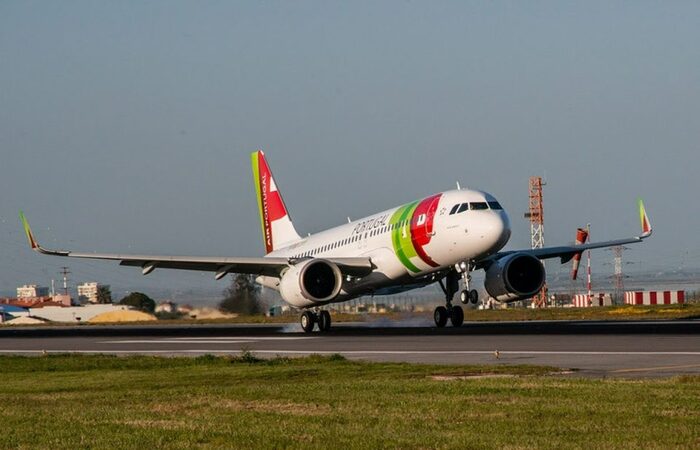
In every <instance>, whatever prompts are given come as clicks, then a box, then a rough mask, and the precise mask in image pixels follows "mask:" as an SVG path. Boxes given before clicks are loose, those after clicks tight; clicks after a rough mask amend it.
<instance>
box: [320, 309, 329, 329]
mask: <svg viewBox="0 0 700 450" xmlns="http://www.w3.org/2000/svg"><path fill="white" fill-rule="evenodd" d="M318 329H319V330H321V331H328V330H330V329H331V313H329V312H328V311H321V312H320V313H318Z"/></svg>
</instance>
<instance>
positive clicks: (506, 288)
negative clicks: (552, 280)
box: [484, 253, 546, 302]
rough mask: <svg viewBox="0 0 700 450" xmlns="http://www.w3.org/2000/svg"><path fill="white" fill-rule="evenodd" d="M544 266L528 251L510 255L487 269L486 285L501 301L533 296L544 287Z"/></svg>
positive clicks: (490, 293) (493, 295)
mask: <svg viewBox="0 0 700 450" xmlns="http://www.w3.org/2000/svg"><path fill="white" fill-rule="evenodd" d="M545 277H546V274H545V270H544V266H543V265H542V263H541V262H540V260H539V259H537V258H535V257H534V256H532V255H528V254H527V253H515V254H513V255H508V256H506V257H504V258H501V259H500V260H498V261H496V262H494V263H493V264H491V266H490V267H489V268H488V269H487V270H486V278H485V280H484V287H485V288H486V292H488V293H489V295H490V296H491V297H493V298H495V299H496V300H498V301H499V302H513V301H516V300H523V299H526V298H529V297H532V296H533V295H535V294H536V293H538V292H539V291H540V289H542V286H543V285H544V281H545Z"/></svg>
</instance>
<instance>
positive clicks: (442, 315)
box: [433, 306, 447, 328]
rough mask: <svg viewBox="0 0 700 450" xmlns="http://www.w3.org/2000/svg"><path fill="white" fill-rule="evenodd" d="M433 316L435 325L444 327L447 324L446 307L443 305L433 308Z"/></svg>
mask: <svg viewBox="0 0 700 450" xmlns="http://www.w3.org/2000/svg"><path fill="white" fill-rule="evenodd" d="M433 318H434V319H435V325H437V327H438V328H442V327H444V326H445V325H446V324H447V308H445V307H444V306H438V307H437V308H435V312H434V313H433Z"/></svg>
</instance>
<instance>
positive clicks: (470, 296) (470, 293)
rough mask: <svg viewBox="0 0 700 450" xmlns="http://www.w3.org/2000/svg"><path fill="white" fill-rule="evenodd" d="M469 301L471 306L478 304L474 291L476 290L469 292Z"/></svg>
mask: <svg viewBox="0 0 700 450" xmlns="http://www.w3.org/2000/svg"><path fill="white" fill-rule="evenodd" d="M469 301H470V302H471V304H472V305H476V304H477V303H479V293H478V292H477V291H476V289H472V290H471V291H469Z"/></svg>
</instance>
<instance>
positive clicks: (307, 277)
mask: <svg viewBox="0 0 700 450" xmlns="http://www.w3.org/2000/svg"><path fill="white" fill-rule="evenodd" d="M342 284H343V274H342V273H341V272H340V269H339V268H338V266H337V265H335V264H333V263H332V262H330V261H326V260H325V259H309V260H306V261H302V262H300V263H298V264H295V265H293V266H291V267H290V268H289V269H287V271H286V272H284V273H283V274H282V278H281V279H280V285H279V290H280V295H281V296H282V298H283V299H284V300H285V301H286V302H288V303H289V304H291V305H293V306H296V307H299V308H301V307H305V306H312V305H315V304H318V303H326V302H328V301H330V300H333V299H334V298H335V297H336V296H337V295H338V294H339V293H340V288H341V287H342Z"/></svg>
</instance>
